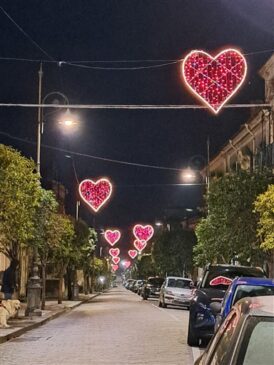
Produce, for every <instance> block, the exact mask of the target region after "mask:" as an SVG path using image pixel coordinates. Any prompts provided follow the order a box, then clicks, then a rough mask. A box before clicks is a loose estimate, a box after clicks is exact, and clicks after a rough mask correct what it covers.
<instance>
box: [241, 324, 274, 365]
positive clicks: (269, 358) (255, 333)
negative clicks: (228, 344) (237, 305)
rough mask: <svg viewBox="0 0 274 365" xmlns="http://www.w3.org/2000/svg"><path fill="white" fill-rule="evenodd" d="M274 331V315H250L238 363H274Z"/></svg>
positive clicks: (250, 364)
mask: <svg viewBox="0 0 274 365" xmlns="http://www.w3.org/2000/svg"><path fill="white" fill-rule="evenodd" d="M273 333H274V318H273V317H250V319H249V320H247V325H246V327H245V331H244V333H243V343H242V344H241V347H240V352H239V358H238V361H237V364H242V365H257V364H273V359H274V346H273V343H274V339H273Z"/></svg>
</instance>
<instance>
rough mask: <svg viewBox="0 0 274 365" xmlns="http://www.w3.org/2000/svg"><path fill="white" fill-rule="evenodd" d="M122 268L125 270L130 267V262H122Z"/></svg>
mask: <svg viewBox="0 0 274 365" xmlns="http://www.w3.org/2000/svg"><path fill="white" fill-rule="evenodd" d="M123 265H124V267H125V268H126V269H128V268H129V267H130V265H131V262H130V261H124V264H123Z"/></svg>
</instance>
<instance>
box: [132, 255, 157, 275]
mask: <svg viewBox="0 0 274 365" xmlns="http://www.w3.org/2000/svg"><path fill="white" fill-rule="evenodd" d="M155 274H156V268H155V265H154V262H153V261H152V257H151V255H142V256H141V257H140V259H138V260H137V262H136V278H137V279H146V278H147V277H149V276H155Z"/></svg>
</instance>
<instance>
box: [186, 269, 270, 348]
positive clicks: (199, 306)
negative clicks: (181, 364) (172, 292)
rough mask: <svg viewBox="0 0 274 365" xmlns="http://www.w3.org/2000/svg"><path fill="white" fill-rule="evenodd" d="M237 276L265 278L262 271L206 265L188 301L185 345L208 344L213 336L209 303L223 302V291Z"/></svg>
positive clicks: (211, 313)
mask: <svg viewBox="0 0 274 365" xmlns="http://www.w3.org/2000/svg"><path fill="white" fill-rule="evenodd" d="M237 276H246V277H265V273H264V271H263V270H262V269H260V268H256V267H248V266H235V265H218V264H216V265H211V264H209V265H207V266H206V268H205V270H204V275H203V277H202V280H201V281H199V284H198V286H197V288H196V289H195V290H194V293H193V297H192V298H191V301H190V311H189V324H188V337H187V343H188V344H189V345H190V346H199V343H200V341H201V342H202V343H203V344H206V343H208V341H209V340H210V338H211V337H212V336H213V334H214V325H215V315H214V313H213V312H212V309H211V308H210V303H211V302H216V301H219V302H221V301H222V300H223V297H224V295H225V291H226V290H227V288H228V286H229V285H230V284H231V282H232V280H233V279H234V278H235V277H237Z"/></svg>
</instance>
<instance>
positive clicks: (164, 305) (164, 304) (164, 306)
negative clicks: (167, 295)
mask: <svg viewBox="0 0 274 365" xmlns="http://www.w3.org/2000/svg"><path fill="white" fill-rule="evenodd" d="M162 307H163V308H166V307H167V305H166V303H165V302H164V300H163V303H162Z"/></svg>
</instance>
